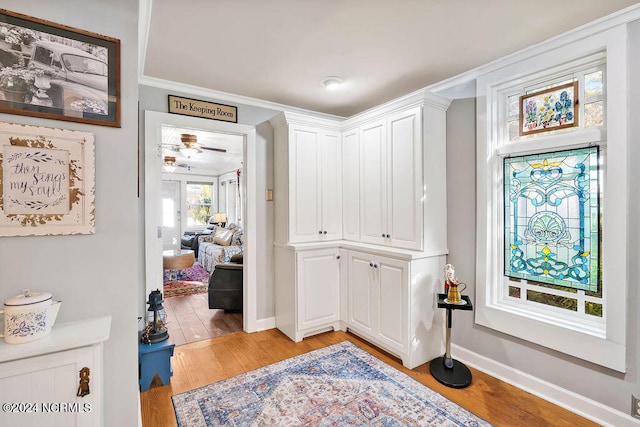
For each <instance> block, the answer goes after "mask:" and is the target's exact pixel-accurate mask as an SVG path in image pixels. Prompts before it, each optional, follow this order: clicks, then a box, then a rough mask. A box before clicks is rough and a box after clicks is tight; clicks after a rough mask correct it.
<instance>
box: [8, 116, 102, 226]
mask: <svg viewBox="0 0 640 427" xmlns="http://www.w3.org/2000/svg"><path fill="white" fill-rule="evenodd" d="M0 172H1V173H0V236H43V235H55V234H93V233H94V232H95V147H94V136H93V134H92V133H89V132H79V131H70V130H65V129H53V128H45V127H36V126H25V125H18V124H13V123H3V122H0Z"/></svg>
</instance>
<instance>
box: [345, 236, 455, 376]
mask: <svg viewBox="0 0 640 427" xmlns="http://www.w3.org/2000/svg"><path fill="white" fill-rule="evenodd" d="M366 250H367V252H364V251H362V250H359V249H355V246H354V247H353V249H348V250H347V249H343V256H344V258H345V263H344V266H343V269H344V271H343V276H342V277H343V283H342V286H344V287H346V289H347V292H346V295H345V296H343V300H344V304H345V305H346V313H344V312H343V314H344V315H345V318H346V324H345V325H344V326H343V327H344V328H346V329H348V330H350V331H351V332H353V333H355V334H357V335H359V336H361V337H363V338H364V339H366V340H368V341H370V342H372V343H374V344H376V345H378V346H379V347H381V348H383V349H385V350H387V351H388V352H390V353H392V354H395V355H396V356H398V357H399V358H400V359H402V363H403V365H404V366H406V367H407V368H409V369H413V368H415V367H416V366H419V365H421V364H423V363H426V362H428V361H429V360H432V359H433V358H435V357H438V356H441V355H442V353H443V351H444V337H443V330H444V327H443V318H442V312H441V310H439V309H438V308H437V304H436V302H435V300H436V299H437V298H436V297H435V296H436V294H437V292H440V291H441V290H440V287H441V282H440V281H439V280H437V279H436V278H434V277H432V276H429V275H427V274H426V273H428V272H433V271H437V270H438V269H439V268H440V266H441V265H444V263H445V257H444V255H442V256H427V257H422V258H414V256H417V254H410V253H408V252H405V253H394V252H393V251H391V252H388V253H386V254H385V255H380V253H376V251H375V250H374V249H372V248H370V247H368V248H366Z"/></svg>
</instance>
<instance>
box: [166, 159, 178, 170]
mask: <svg viewBox="0 0 640 427" xmlns="http://www.w3.org/2000/svg"><path fill="white" fill-rule="evenodd" d="M164 170H166V171H167V172H174V171H175V170H176V158H175V157H173V156H164Z"/></svg>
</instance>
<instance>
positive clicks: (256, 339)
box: [140, 329, 597, 427]
mask: <svg viewBox="0 0 640 427" xmlns="http://www.w3.org/2000/svg"><path fill="white" fill-rule="evenodd" d="M344 340H349V341H351V342H353V343H354V344H356V345H357V346H359V347H361V348H363V349H365V350H366V351H368V352H370V353H371V354H373V355H374V356H376V357H378V358H380V359H381V360H383V361H384V362H386V363H388V364H390V365H391V366H394V367H395V368H397V369H399V370H401V371H403V372H405V373H407V374H408V375H410V376H411V377H413V378H415V379H416V380H417V381H419V382H421V383H423V384H425V385H426V386H428V387H430V388H431V389H432V390H435V391H437V392H438V393H440V394H442V395H443V396H445V397H447V398H448V399H449V400H452V401H453V402H455V403H457V404H459V405H461V406H464V407H465V408H467V409H468V410H470V411H471V412H473V413H475V414H476V415H478V416H479V417H482V418H484V419H485V420H487V421H489V422H491V423H492V424H494V425H495V426H509V427H512V426H536V427H538V426H561V427H576V426H585V427H591V426H597V424H595V423H593V422H591V421H589V420H586V419H584V418H582V417H580V416H578V415H576V414H573V413H571V412H570V411H567V410H566V409H563V408H560V407H558V406H556V405H553V404H551V403H549V402H547V401H545V400H542V399H540V398H538V397H535V396H533V395H532V394H529V393H527V392H524V391H522V390H520V389H518V388H516V387H513V386H511V385H509V384H507V383H504V382H502V381H500V380H498V379H496V378H493V377H491V376H489V375H486V374H484V373H482V372H480V371H477V370H475V369H471V372H472V374H473V382H472V383H471V385H470V386H469V387H466V388H463V389H453V388H449V387H445V386H443V385H442V384H440V383H439V382H437V381H436V380H435V379H434V378H433V377H432V376H431V374H430V373H429V365H428V363H427V364H424V365H421V366H418V367H417V368H415V369H413V370H408V369H406V368H404V367H403V366H402V363H401V362H400V360H399V359H396V358H395V357H393V356H390V355H389V354H387V353H385V352H383V351H381V350H380V349H378V348H376V347H374V346H372V345H371V344H369V343H367V342H366V341H363V340H361V339H360V338H358V337H356V336H355V335H352V334H350V333H345V332H327V333H323V334H319V335H315V336H312V337H309V338H305V339H304V340H303V341H302V342H299V343H295V342H293V341H291V340H290V339H289V338H287V337H286V336H285V335H283V334H282V333H281V332H280V331H278V330H277V329H270V330H267V331H262V332H257V333H252V334H247V333H244V332H237V333H232V334H228V335H225V336H222V337H219V338H214V339H210V340H205V341H199V342H194V343H191V344H187V345H183V346H180V347H176V348H175V353H174V355H173V358H172V367H173V377H172V379H171V384H169V385H166V386H162V385H158V386H153V387H152V388H150V389H149V390H148V391H145V392H142V393H140V400H141V408H142V424H143V426H144V427H163V426H176V425H177V424H176V418H175V413H174V411H173V403H172V401H171V396H172V395H174V394H178V393H182V392H185V391H188V390H192V389H194V388H197V387H202V386H205V385H207V384H211V383H214V382H216V381H220V380H223V379H226V378H230V377H232V376H235V375H238V374H241V373H243V372H248V371H250V370H253V369H257V368H260V367H262V366H266V365H269V364H271V363H275V362H278V361H280V360H284V359H287V358H289V357H293V356H296V355H298V354H302V353H307V352H309V351H311V350H315V349H318V348H322V347H326V346H328V345H331V344H335V343H338V342H341V341H344Z"/></svg>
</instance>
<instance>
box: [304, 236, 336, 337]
mask: <svg viewBox="0 0 640 427" xmlns="http://www.w3.org/2000/svg"><path fill="white" fill-rule="evenodd" d="M296 268H297V276H298V277H297V281H298V329H299V330H305V329H310V328H317V327H322V326H325V325H328V324H332V323H334V322H339V321H340V250H339V249H338V248H331V249H314V250H308V251H300V252H298V253H297V255H296Z"/></svg>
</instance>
